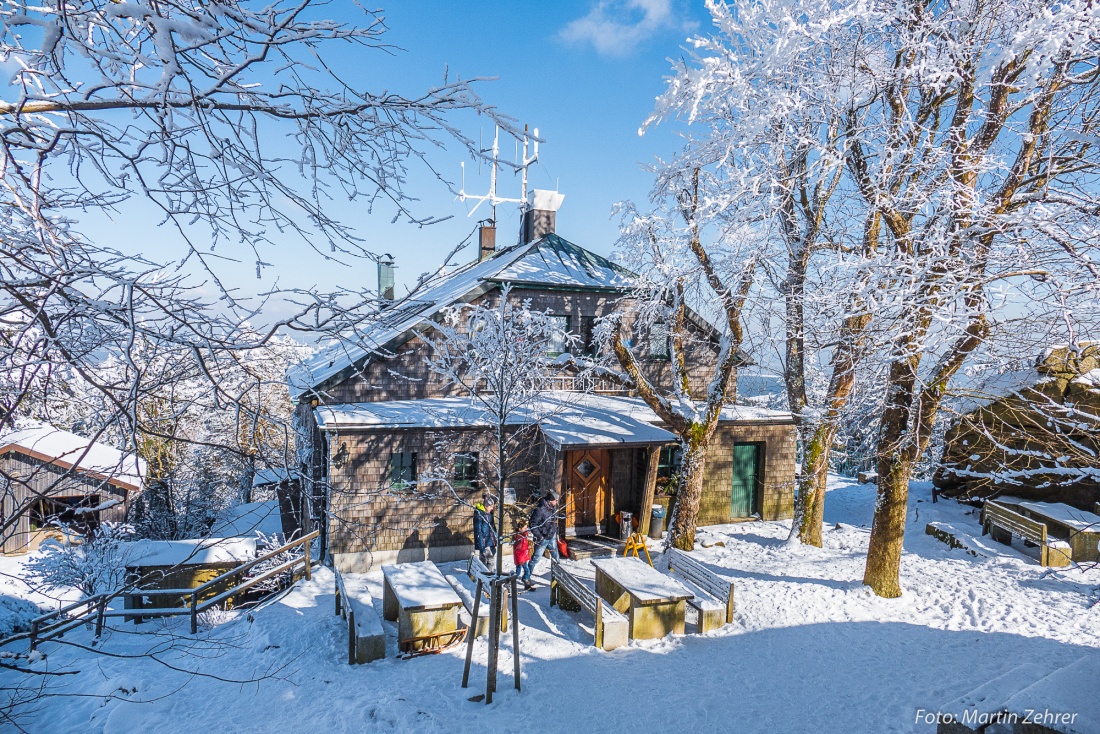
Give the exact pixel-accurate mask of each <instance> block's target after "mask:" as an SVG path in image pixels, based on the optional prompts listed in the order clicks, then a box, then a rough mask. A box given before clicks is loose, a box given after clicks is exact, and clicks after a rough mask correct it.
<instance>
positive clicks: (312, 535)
mask: <svg viewBox="0 0 1100 734" xmlns="http://www.w3.org/2000/svg"><path fill="white" fill-rule="evenodd" d="M320 534H321V531H320V530H314V531H313V532H312V533H310V534H309V535H303V536H302V537H301V538H298V539H297V540H294V541H291V542H290V543H287V544H286V545H282V546H280V547H278V548H276V549H275V550H273V551H270V552H268V553H265V554H263V555H262V556H260V557H259V558H256V559H255V560H252V561H248V562H247V563H242V564H241V565H240V566H237V567H236V568H232V569H230V570H228V571H226V572H225V573H223V574H221V575H220V576H215V577H214V578H212V579H210V580H209V581H207V582H206V583H205V584H202V585H201V586H197V587H195V588H194V589H188V592H194V593H197V594H202V593H203V592H204V591H206V590H207V589H208V588H209V587H211V586H213V585H215V584H217V583H218V582H220V581H223V580H225V579H226V578H230V577H232V576H235V575H238V574H241V573H244V572H245V571H247V570H248V569H250V568H252V567H253V566H256V565H258V564H260V563H263V562H264V561H266V560H267V559H269V558H271V557H272V556H276V555H278V554H280V553H283V552H285V551H287V550H290V549H291V548H293V547H294V546H296V545H303V544H308V543H309V542H311V541H312V540H313V539H314V538H316V537H317V536H318V535H320ZM306 557H307V558H308V557H309V550H308V548H307V550H306Z"/></svg>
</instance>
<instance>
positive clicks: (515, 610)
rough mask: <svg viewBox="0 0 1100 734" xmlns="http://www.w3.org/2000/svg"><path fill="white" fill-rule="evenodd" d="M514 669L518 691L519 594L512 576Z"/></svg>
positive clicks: (514, 578)
mask: <svg viewBox="0 0 1100 734" xmlns="http://www.w3.org/2000/svg"><path fill="white" fill-rule="evenodd" d="M511 587H512V659H513V665H512V667H513V668H514V669H515V678H516V690H517V691H518V690H521V689H520V685H519V593H518V592H517V591H516V577H515V576H512V583H511Z"/></svg>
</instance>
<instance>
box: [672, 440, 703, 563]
mask: <svg viewBox="0 0 1100 734" xmlns="http://www.w3.org/2000/svg"><path fill="white" fill-rule="evenodd" d="M708 443H709V441H708V440H700V441H693V442H689V443H688V444H687V447H686V449H685V451H684V461H683V478H682V479H681V480H680V487H679V490H678V492H677V496H676V511H675V512H674V513H673V515H674V516H673V518H672V523H671V526H670V527H669V536H670V538H671V540H670V542H671V544H672V546H673V547H674V548H678V549H680V550H683V551H691V550H694V549H695V530H696V528H697V527H698V526H699V500H700V499H701V498H702V496H703V472H704V471H705V470H706V466H707V444H708Z"/></svg>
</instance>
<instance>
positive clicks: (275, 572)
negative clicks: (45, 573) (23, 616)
mask: <svg viewBox="0 0 1100 734" xmlns="http://www.w3.org/2000/svg"><path fill="white" fill-rule="evenodd" d="M319 534H320V531H319V530H314V531H313V532H312V533H310V534H309V535H306V536H303V537H301V538H299V539H297V540H294V541H291V542H290V543H287V544H286V545H283V546H280V547H279V548H276V549H275V550H273V551H271V552H269V553H265V554H264V555H262V556H260V557H259V558H256V559H254V560H251V561H249V562H247V563H244V564H242V565H240V566H237V567H236V568H233V569H231V570H229V571H226V572H225V573H223V574H221V575H220V576H218V577H216V578H213V579H210V580H209V581H207V582H206V583H204V584H202V585H201V586H198V587H196V588H194V589H133V588H130V589H125V590H121V591H117V592H114V593H112V594H98V595H96V596H90V597H88V598H86V599H81V600H80V601H76V602H73V603H71V604H68V605H66V606H63V607H61V608H60V609H57V610H55V611H52V612H47V613H46V614H43V615H41V616H38V617H35V618H34V619H33V620H31V628H30V630H29V631H27V632H20V633H18V634H14V635H11V636H9V637H5V638H4V639H2V640H0V647H3V646H4V645H7V644H9V643H11V642H16V641H18V640H26V639H29V640H30V649H31V650H34V649H35V648H36V647H37V646H38V644H39V643H42V642H46V641H48V640H52V639H55V638H58V637H61V636H62V635H64V634H65V633H66V632H68V631H69V630H71V629H75V628H76V627H79V626H81V625H85V624H88V625H90V624H92V623H93V622H94V624H95V630H96V632H95V633H96V637H99V636H100V635H101V634H102V633H103V621H104V619H105V618H107V617H127V618H140V617H170V616H182V615H184V614H188V615H190V616H191V634H195V633H197V632H198V627H199V624H198V622H199V613H200V612H203V611H206V610H207V609H209V608H210V607H212V606H214V605H215V604H220V603H221V602H223V601H225V600H226V599H229V598H230V597H232V596H234V595H236V594H239V593H240V592H242V591H244V590H245V589H249V588H251V587H253V586H255V585H256V584H258V583H261V582H263V581H267V580H268V579H271V578H274V577H276V576H279V575H280V574H283V573H286V572H287V571H290V572H291V575H292V577H293V573H294V571H295V569H296V568H297V567H298V566H301V567H302V569H303V570H304V574H305V578H306V579H309V578H311V573H310V569H311V568H312V561H311V559H310V544H311V543H312V542H313V539H314V538H316V537H317V536H318V535H319ZM297 546H302V555H301V556H298V557H296V558H293V559H291V560H289V561H287V562H285V563H281V564H279V565H278V566H276V567H275V568H271V569H268V570H267V571H264V572H263V573H261V574H260V575H259V576H254V577H252V578H249V579H246V580H245V581H243V582H242V583H238V584H236V585H234V586H232V587H231V588H227V589H225V590H223V591H221V592H217V591H216V589H218V588H219V586H224V585H226V584H228V583H229V581H230V580H231V579H234V578H239V577H240V576H241V575H242V574H245V573H247V572H248V571H249V570H251V569H253V568H255V567H256V566H258V565H259V564H261V563H264V562H265V561H269V560H271V559H272V558H274V557H275V556H278V555H279V554H280V553H286V552H287V551H289V550H291V549H292V548H296V547H297ZM211 593H213V596H210V597H209V598H204V597H206V595H207V594H211ZM120 596H141V597H165V596H167V597H175V598H180V597H186V598H187V599H188V603H187V604H186V605H185V606H183V607H150V608H134V609H113V610H112V609H108V608H107V605H108V604H109V603H110V602H111V601H112V600H113V599H117V598H118V597H120ZM76 610H82V611H80V612H77V611H76Z"/></svg>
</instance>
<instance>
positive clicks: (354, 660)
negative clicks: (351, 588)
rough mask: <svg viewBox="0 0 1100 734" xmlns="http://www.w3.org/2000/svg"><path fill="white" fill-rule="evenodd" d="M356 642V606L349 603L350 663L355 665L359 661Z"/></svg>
mask: <svg viewBox="0 0 1100 734" xmlns="http://www.w3.org/2000/svg"><path fill="white" fill-rule="evenodd" d="M356 642H357V640H356V639H355V607H353V606H351V605H350V604H349V605H348V665H355V664H356V663H357V662H359V656H358V655H356V647H357V645H356Z"/></svg>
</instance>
